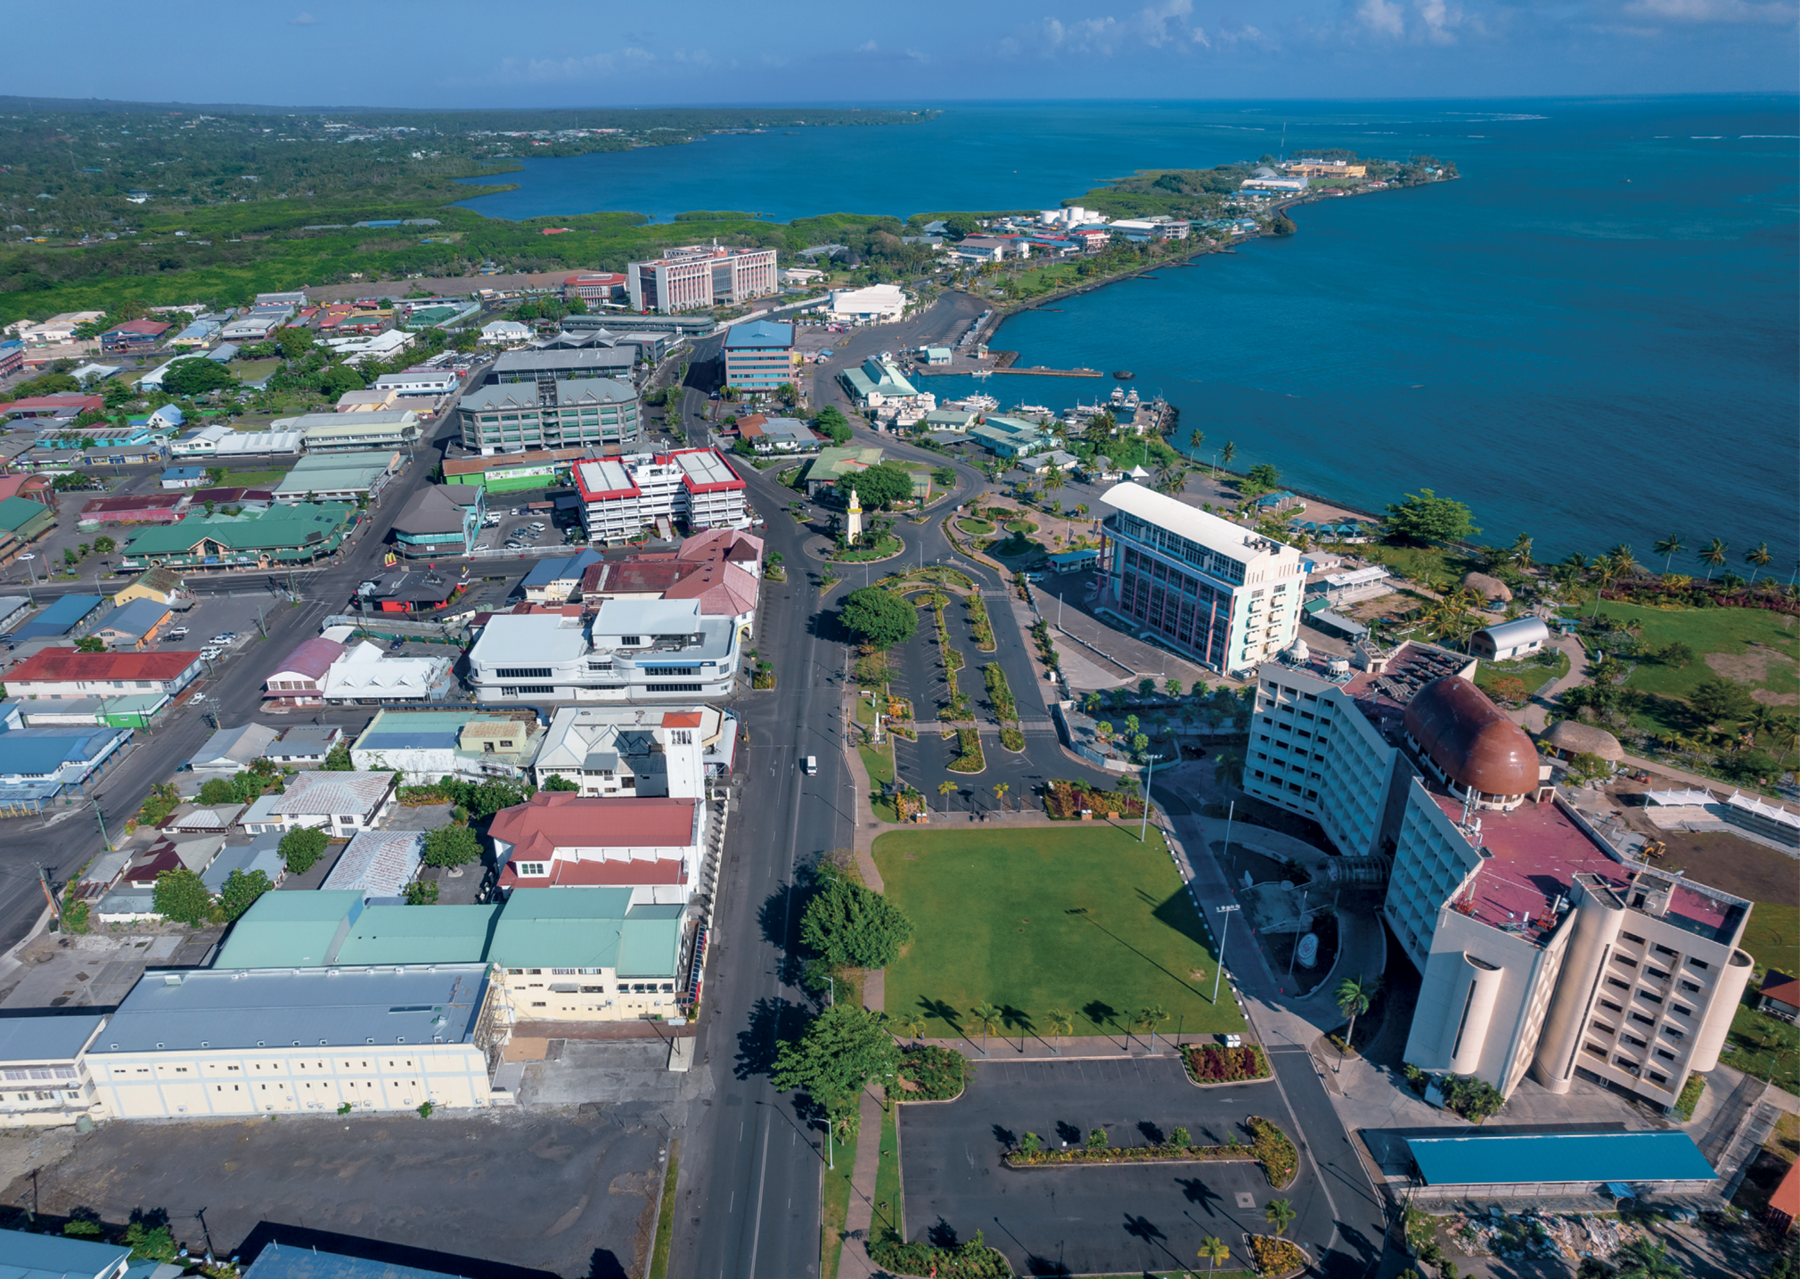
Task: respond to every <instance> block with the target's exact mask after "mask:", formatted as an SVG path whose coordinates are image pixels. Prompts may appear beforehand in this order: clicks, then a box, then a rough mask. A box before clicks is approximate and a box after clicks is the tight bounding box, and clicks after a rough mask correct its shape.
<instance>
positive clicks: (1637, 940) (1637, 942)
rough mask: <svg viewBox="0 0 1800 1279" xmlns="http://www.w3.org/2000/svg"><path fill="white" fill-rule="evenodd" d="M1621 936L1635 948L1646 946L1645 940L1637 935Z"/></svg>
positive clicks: (1622, 934) (1624, 934)
mask: <svg viewBox="0 0 1800 1279" xmlns="http://www.w3.org/2000/svg"><path fill="white" fill-rule="evenodd" d="M1619 936H1621V937H1623V938H1624V939H1625V940H1626V941H1628V942H1630V943H1631V944H1632V945H1634V946H1642V945H1643V944H1644V939H1643V938H1642V937H1639V936H1638V935H1637V934H1636V933H1620V934H1619Z"/></svg>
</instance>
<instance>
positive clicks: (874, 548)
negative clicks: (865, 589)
mask: <svg viewBox="0 0 1800 1279" xmlns="http://www.w3.org/2000/svg"><path fill="white" fill-rule="evenodd" d="M904 549H905V544H904V543H902V542H901V541H900V539H899V538H897V537H895V536H894V535H893V534H892V533H886V532H883V533H878V534H876V535H875V536H874V537H873V538H871V537H870V536H869V535H868V534H866V533H865V534H864V535H863V542H862V544H861V545H859V546H855V547H845V548H844V549H842V550H837V551H833V552H832V553H831V558H832V559H834V560H836V561H837V562H838V563H840V564H863V563H873V562H874V561H876V560H885V559H892V558H893V557H894V556H896V555H898V554H899V553H900V552H901V551H902V550H904Z"/></svg>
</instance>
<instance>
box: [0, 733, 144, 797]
mask: <svg viewBox="0 0 1800 1279" xmlns="http://www.w3.org/2000/svg"><path fill="white" fill-rule="evenodd" d="M130 739H131V733H130V730H128V729H123V728H104V727H100V726H98V725H96V726H95V727H93V728H85V727H78V726H77V727H69V728H15V729H12V730H10V731H8V732H5V733H0V790H4V788H5V787H6V786H11V785H18V784H25V785H30V784H32V783H36V782H50V781H54V782H58V783H60V784H62V785H64V786H79V785H80V784H81V783H82V782H84V781H86V780H87V777H88V774H89V773H91V772H93V771H94V770H95V769H96V768H98V767H100V765H101V764H102V763H104V762H105V761H106V760H107V759H108V758H109V757H110V756H111V755H112V754H113V752H114V751H116V750H118V749H119V748H120V747H121V746H123V745H124V744H125V743H126V742H127V741H129V740H130Z"/></svg>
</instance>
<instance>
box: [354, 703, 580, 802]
mask: <svg viewBox="0 0 1800 1279" xmlns="http://www.w3.org/2000/svg"><path fill="white" fill-rule="evenodd" d="M543 740H544V738H543V731H542V728H541V727H540V725H539V724H538V718H537V713H536V712H535V711H513V712H483V711H425V710H405V709H399V710H382V711H378V712H376V715H375V718H374V719H372V720H370V721H369V726H368V727H367V728H365V729H364V730H363V732H362V736H360V737H358V738H357V739H356V742H355V744H354V745H352V746H351V748H350V760H351V762H352V763H353V764H355V766H356V767H357V768H361V769H369V770H373V771H380V772H399V773H404V774H405V775H406V780H407V782H408V783H409V784H411V785H424V784H425V783H427V782H435V781H436V780H438V779H439V778H440V777H455V778H457V779H458V780H460V781H477V782H478V781H482V780H485V779H487V778H490V777H500V778H505V779H507V780H514V779H518V778H523V777H526V776H528V774H529V770H530V767H531V761H532V760H533V758H535V757H536V755H537V752H538V746H539V745H540V743H541V742H542V741H543Z"/></svg>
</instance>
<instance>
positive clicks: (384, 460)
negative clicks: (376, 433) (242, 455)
mask: <svg viewBox="0 0 1800 1279" xmlns="http://www.w3.org/2000/svg"><path fill="white" fill-rule="evenodd" d="M358 416H361V415H360V414H359V415H358ZM369 416H374V415H373V414H370V415H369ZM403 459H404V454H401V453H398V452H389V451H388V450H387V449H376V450H371V451H369V452H366V453H322V454H309V455H308V456H306V457H303V458H301V459H300V460H299V461H298V462H296V463H295V464H294V467H293V469H292V470H290V471H289V472H288V473H287V474H286V475H284V476H282V477H281V479H280V481H279V482H278V483H277V484H276V485H275V488H274V490H273V492H274V494H275V500H276V501H277V502H282V503H289V504H292V503H297V502H356V501H363V500H366V501H371V502H372V501H374V500H375V499H376V498H377V497H379V496H380V495H381V491H382V490H383V489H384V488H386V487H387V486H388V481H390V480H391V479H393V478H394V475H395V473H396V472H398V471H399V470H400V467H401V463H402V461H403Z"/></svg>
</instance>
